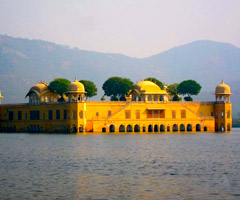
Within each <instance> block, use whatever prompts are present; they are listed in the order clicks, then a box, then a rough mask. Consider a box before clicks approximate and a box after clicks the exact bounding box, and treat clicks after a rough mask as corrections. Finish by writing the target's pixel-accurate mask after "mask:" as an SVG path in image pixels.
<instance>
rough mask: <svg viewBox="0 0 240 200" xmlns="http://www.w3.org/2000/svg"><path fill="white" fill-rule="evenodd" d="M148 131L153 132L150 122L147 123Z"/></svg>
mask: <svg viewBox="0 0 240 200" xmlns="http://www.w3.org/2000/svg"><path fill="white" fill-rule="evenodd" d="M148 132H153V126H152V124H149V125H148Z"/></svg>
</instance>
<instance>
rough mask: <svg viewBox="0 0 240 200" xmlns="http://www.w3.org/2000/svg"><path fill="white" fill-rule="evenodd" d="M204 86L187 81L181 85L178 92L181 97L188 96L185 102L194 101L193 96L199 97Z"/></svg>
mask: <svg viewBox="0 0 240 200" xmlns="http://www.w3.org/2000/svg"><path fill="white" fill-rule="evenodd" d="M201 88H202V86H201V85H200V84H199V83H197V82H196V81H194V80H185V81H183V82H181V83H180V84H179V86H178V87H177V90H178V92H179V94H181V95H187V97H185V98H184V99H185V101H192V97H191V95H197V94H198V93H199V92H200V90H201Z"/></svg>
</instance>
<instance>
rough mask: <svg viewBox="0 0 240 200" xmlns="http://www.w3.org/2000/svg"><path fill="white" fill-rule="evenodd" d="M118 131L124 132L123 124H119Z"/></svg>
mask: <svg viewBox="0 0 240 200" xmlns="http://www.w3.org/2000/svg"><path fill="white" fill-rule="evenodd" d="M119 132H125V126H124V125H122V124H121V125H120V126H119Z"/></svg>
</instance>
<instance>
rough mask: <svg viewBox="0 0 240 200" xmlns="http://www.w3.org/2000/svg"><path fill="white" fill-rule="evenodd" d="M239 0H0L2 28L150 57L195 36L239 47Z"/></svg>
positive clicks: (63, 42)
mask: <svg viewBox="0 0 240 200" xmlns="http://www.w3.org/2000/svg"><path fill="white" fill-rule="evenodd" d="M239 24H240V1H239V0H0V34H7V35H9V36H13V37H20V38H28V39H41V40H46V41H51V42H54V43H57V44H61V45H68V46H70V47H77V48H79V49H83V50H90V51H97V52H104V53H120V54H125V55H128V56H131V57H138V58H143V57H148V56H151V55H154V54H158V53H161V52H163V51H166V50H168V49H170V48H173V47H176V46H180V45H183V44H187V43H190V42H193V41H196V40H214V41H219V42H226V43H231V44H233V45H235V46H237V47H240V25H239Z"/></svg>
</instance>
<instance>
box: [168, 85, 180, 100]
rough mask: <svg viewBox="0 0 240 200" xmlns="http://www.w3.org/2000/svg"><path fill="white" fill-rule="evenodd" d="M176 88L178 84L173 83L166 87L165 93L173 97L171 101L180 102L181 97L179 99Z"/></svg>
mask: <svg viewBox="0 0 240 200" xmlns="http://www.w3.org/2000/svg"><path fill="white" fill-rule="evenodd" d="M178 86H179V84H178V83H173V84H170V85H169V86H168V87H167V93H168V94H170V95H172V96H173V99H172V100H173V101H180V100H181V97H179V93H178V90H177V88H178Z"/></svg>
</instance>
